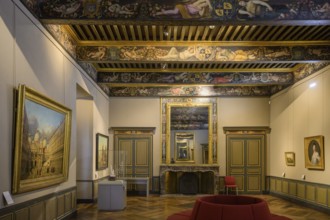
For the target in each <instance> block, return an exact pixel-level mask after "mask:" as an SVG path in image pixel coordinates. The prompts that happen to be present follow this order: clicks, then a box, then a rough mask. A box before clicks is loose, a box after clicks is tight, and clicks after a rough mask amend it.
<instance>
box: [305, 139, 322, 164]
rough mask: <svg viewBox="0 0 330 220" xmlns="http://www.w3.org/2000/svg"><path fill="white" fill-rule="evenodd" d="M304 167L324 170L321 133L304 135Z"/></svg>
mask: <svg viewBox="0 0 330 220" xmlns="http://www.w3.org/2000/svg"><path fill="white" fill-rule="evenodd" d="M304 145H305V151H304V152H305V167H306V168H307V169H314V170H324V137H323V136H322V135H319V136H312V137H306V138H305V139H304Z"/></svg>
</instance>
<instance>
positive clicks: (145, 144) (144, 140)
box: [114, 135, 152, 186]
mask: <svg viewBox="0 0 330 220" xmlns="http://www.w3.org/2000/svg"><path fill="white" fill-rule="evenodd" d="M114 164H115V169H116V173H117V175H118V177H150V179H152V178H151V177H152V136H151V135H115V146H114ZM149 185H150V186H151V184H150V183H149Z"/></svg>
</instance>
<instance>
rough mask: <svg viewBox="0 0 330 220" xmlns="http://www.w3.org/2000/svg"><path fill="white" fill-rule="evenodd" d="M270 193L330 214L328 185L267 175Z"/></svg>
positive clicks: (329, 190) (329, 187)
mask: <svg viewBox="0 0 330 220" xmlns="http://www.w3.org/2000/svg"><path fill="white" fill-rule="evenodd" d="M267 179H268V180H267V183H268V190H269V193H270V194H271V195H274V196H278V197H280V198H283V199H286V200H289V201H291V202H294V203H297V204H300V205H303V206H308V207H312V208H314V209H317V210H319V211H322V212H326V213H327V214H330V185H327V184H321V183H313V182H307V181H302V180H295V179H287V178H282V177H275V176H268V177H267Z"/></svg>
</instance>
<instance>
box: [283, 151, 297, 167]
mask: <svg viewBox="0 0 330 220" xmlns="http://www.w3.org/2000/svg"><path fill="white" fill-rule="evenodd" d="M285 164H286V165H287V166H295V165H296V158H295V153H294V152H285Z"/></svg>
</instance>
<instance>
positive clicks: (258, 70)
mask: <svg viewBox="0 0 330 220" xmlns="http://www.w3.org/2000/svg"><path fill="white" fill-rule="evenodd" d="M302 65H303V64H302ZM96 70H97V71H98V72H99V73H109V72H110V73H114V72H118V73H126V72H142V73H143V72H147V73H153V72H161V73H169V72H176V73H182V72H187V71H189V72H191V73H199V72H217V73H223V72H231V73H236V72H240V73H245V72H256V73H262V72H269V71H271V72H273V73H283V72H292V71H293V68H276V69H275V68H271V69H270V68H242V69H237V68H222V69H220V68H214V69H211V68H209V69H205V68H191V69H188V68H182V69H180V68H168V67H166V68H150V69H146V68H142V67H141V68H96Z"/></svg>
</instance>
